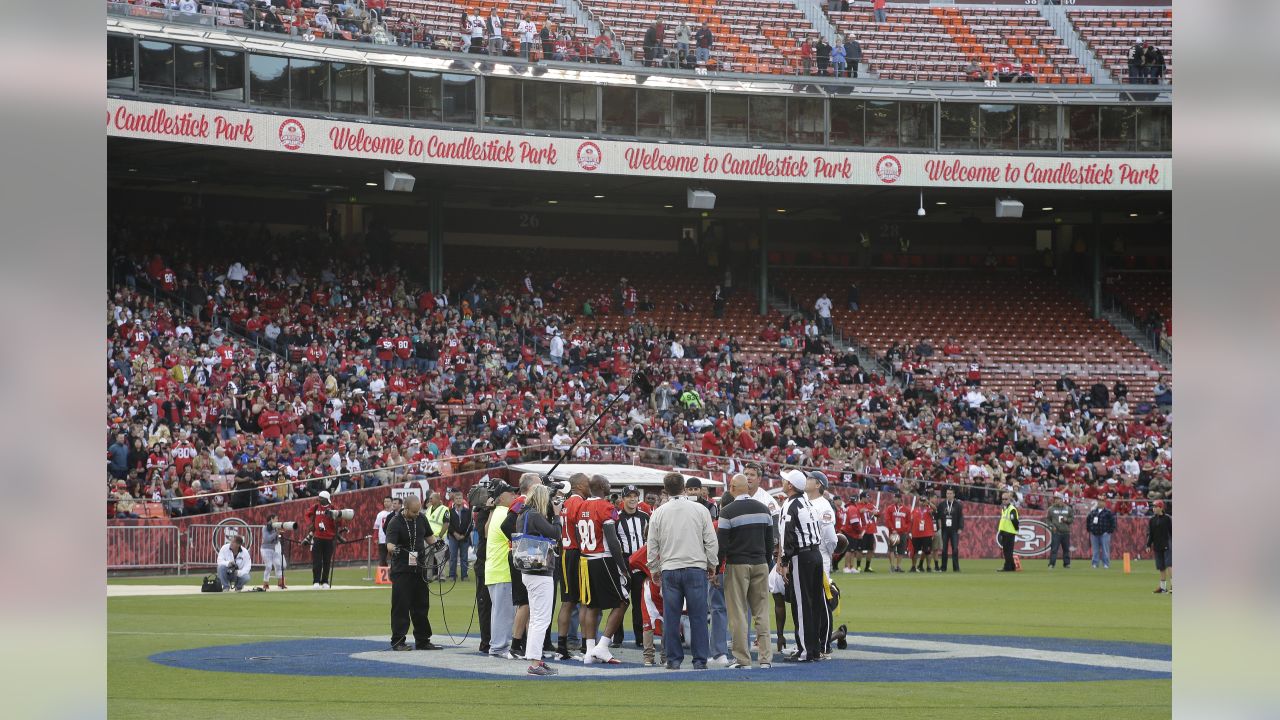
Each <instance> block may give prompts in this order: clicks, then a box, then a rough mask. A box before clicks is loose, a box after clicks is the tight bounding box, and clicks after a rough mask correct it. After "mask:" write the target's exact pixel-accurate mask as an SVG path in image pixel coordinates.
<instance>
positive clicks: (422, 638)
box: [386, 495, 440, 650]
mask: <svg viewBox="0 0 1280 720" xmlns="http://www.w3.org/2000/svg"><path fill="white" fill-rule="evenodd" d="M386 528H387V555H388V556H390V558H391V649H392V650H409V649H410V648H409V645H408V643H406V642H405V640H406V638H407V637H408V635H409V624H410V622H412V623H413V648H412V649H414V650H439V649H440V646H439V645H436V644H434V643H432V642H431V621H430V620H429V619H428V618H427V610H428V609H429V608H430V597H431V595H430V585H429V584H428V583H427V580H426V577H425V576H424V575H423V572H422V569H423V565H424V561H425V559H426V556H427V553H428V552H430V549H429V548H430V547H431V546H432V545H435V543H436V536H435V534H434V533H432V531H431V524H430V523H428V522H427V519H426V518H425V517H423V515H422V499H421V498H419V497H418V496H417V495H406V496H405V498H404V510H402V511H400V512H399V513H396V514H395V515H392V516H391V519H390V520H388V521H387V526H386Z"/></svg>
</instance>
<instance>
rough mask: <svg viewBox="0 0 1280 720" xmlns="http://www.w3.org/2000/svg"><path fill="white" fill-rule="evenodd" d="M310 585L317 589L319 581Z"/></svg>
mask: <svg viewBox="0 0 1280 720" xmlns="http://www.w3.org/2000/svg"><path fill="white" fill-rule="evenodd" d="M311 587H313V588H315V589H317V590H319V589H320V583H311Z"/></svg>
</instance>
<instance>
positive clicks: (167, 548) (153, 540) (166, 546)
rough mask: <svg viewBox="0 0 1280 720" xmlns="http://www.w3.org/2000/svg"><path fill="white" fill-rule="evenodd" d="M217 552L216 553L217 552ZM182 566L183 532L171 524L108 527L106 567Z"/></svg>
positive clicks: (159, 568) (145, 568)
mask: <svg viewBox="0 0 1280 720" xmlns="http://www.w3.org/2000/svg"><path fill="white" fill-rule="evenodd" d="M215 555H216V553H215ZM181 567H182V538H181V532H180V531H179V530H178V528H177V527H174V526H172V525H109V526H107V570H108V571H110V570H173V571H174V572H177V571H178V570H179V569H180V568H181Z"/></svg>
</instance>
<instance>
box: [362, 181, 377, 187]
mask: <svg viewBox="0 0 1280 720" xmlns="http://www.w3.org/2000/svg"><path fill="white" fill-rule="evenodd" d="M365 186H366V187H378V183H376V182H367V183H365Z"/></svg>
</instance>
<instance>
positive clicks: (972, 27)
mask: <svg viewBox="0 0 1280 720" xmlns="http://www.w3.org/2000/svg"><path fill="white" fill-rule="evenodd" d="M827 14H828V16H829V17H830V18H831V22H832V24H833V25H835V26H836V28H837V30H839V31H840V32H842V33H846V34H851V35H852V36H853V37H854V38H856V39H857V40H858V41H859V43H861V45H862V52H863V56H864V59H865V61H866V62H867V63H869V65H870V69H871V70H872V71H874V72H876V73H877V74H878V75H879V77H881V78H885V79H889V80H923V81H931V82H946V81H963V80H966V79H967V78H966V69H967V68H968V67H969V64H970V63H971V62H974V63H977V64H978V66H979V68H980V69H981V71H982V75H983V77H986V76H988V75H990V74H993V73H996V71H997V70H998V68H999V67H1000V66H1001V64H1003V63H1007V64H1008V65H1009V67H1010V68H1012V70H1013V71H1014V72H1017V71H1019V70H1021V68H1022V67H1023V65H1024V64H1026V65H1029V66H1030V69H1031V71H1032V74H1033V75H1034V77H1035V81H1036V82H1042V83H1054V84H1063V83H1071V84H1078V83H1079V84H1083V83H1089V82H1091V81H1092V78H1091V77H1090V76H1089V74H1088V73H1087V72H1085V69H1084V67H1083V66H1082V65H1081V64H1080V62H1079V61H1078V60H1077V59H1076V58H1074V57H1073V56H1072V55H1071V51H1070V50H1069V49H1067V48H1066V47H1065V46H1064V45H1063V44H1062V41H1061V40H1060V39H1059V38H1058V36H1057V35H1056V34H1055V33H1054V31H1053V28H1052V27H1050V25H1049V23H1048V21H1047V20H1045V19H1044V18H1043V17H1041V16H1040V15H1039V14H1038V13H1037V12H1036V10H1035V8H1020V7H991V8H977V7H972V6H965V7H956V6H951V7H939V6H930V7H913V6H910V5H893V6H890V8H889V11H888V19H887V22H885V23H876V22H875V20H874V18H873V16H872V11H871V10H870V9H868V8H861V7H860V8H856V9H850V10H848V11H844V12H842V11H836V12H828V13H827Z"/></svg>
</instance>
